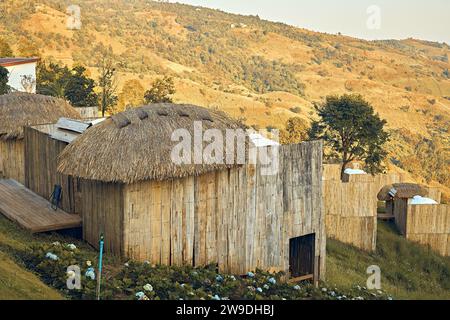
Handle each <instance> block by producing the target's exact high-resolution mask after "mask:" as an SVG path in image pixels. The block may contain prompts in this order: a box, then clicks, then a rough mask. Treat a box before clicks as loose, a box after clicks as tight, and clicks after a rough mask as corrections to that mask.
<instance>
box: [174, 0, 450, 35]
mask: <svg viewBox="0 0 450 320" xmlns="http://www.w3.org/2000/svg"><path fill="white" fill-rule="evenodd" d="M171 2H181V3H186V4H192V5H199V6H204V7H210V8H215V9H221V10H223V11H227V12H232V13H240V14H245V15H249V14H252V15H256V14H258V15H259V16H260V17H261V18H263V19H267V20H271V21H278V22H285V23H288V24H291V25H294V26H298V27H303V28H307V29H310V30H314V31H321V32H328V33H337V32H341V33H342V34H346V35H350V36H355V37H358V38H364V39H404V38H409V37H414V38H418V39H424V40H433V41H439V42H446V43H448V44H450V0H276V1H275V0H177V1H171ZM373 5H375V6H377V7H378V8H379V9H380V11H379V12H380V15H379V16H380V19H379V21H380V24H379V29H374V28H368V27H367V21H368V19H369V16H370V14H368V13H367V10H368V8H369V7H371V6H373ZM372 14H375V15H373V17H375V16H376V11H372ZM370 21H371V22H375V24H371V25H372V26H374V25H375V26H376V25H377V24H376V22H377V20H370Z"/></svg>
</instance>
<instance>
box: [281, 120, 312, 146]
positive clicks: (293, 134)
mask: <svg viewBox="0 0 450 320" xmlns="http://www.w3.org/2000/svg"><path fill="white" fill-rule="evenodd" d="M308 129H309V127H308V124H307V123H306V121H304V120H303V119H301V118H299V117H293V118H290V119H289V120H288V121H287V122H286V128H285V129H283V130H281V132H280V142H281V143H282V144H295V143H300V142H302V141H305V140H307V139H308Z"/></svg>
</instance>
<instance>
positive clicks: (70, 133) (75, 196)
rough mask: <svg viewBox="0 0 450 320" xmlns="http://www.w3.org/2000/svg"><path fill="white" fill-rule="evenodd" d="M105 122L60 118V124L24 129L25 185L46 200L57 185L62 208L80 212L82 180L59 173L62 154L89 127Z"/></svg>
mask: <svg viewBox="0 0 450 320" xmlns="http://www.w3.org/2000/svg"><path fill="white" fill-rule="evenodd" d="M102 120H103V119H95V120H74V119H67V118H60V119H59V120H58V121H57V122H56V123H51V124H40V125H36V126H26V127H24V142H25V186H26V187H27V188H28V189H30V190H32V191H33V192H34V193H36V194H38V195H40V196H41V197H43V198H45V199H49V198H50V197H51V195H52V193H53V190H54V186H55V185H57V186H59V187H60V188H61V193H60V195H61V197H60V202H59V204H58V207H59V208H61V209H62V210H64V211H65V212H67V213H78V211H77V202H78V200H79V193H78V191H77V190H78V189H77V188H78V182H77V181H78V180H77V179H74V178H73V177H71V176H67V175H63V174H60V173H58V171H57V159H58V155H59V154H60V153H61V152H62V151H63V150H64V148H65V147H66V146H67V145H68V144H69V143H71V142H72V141H74V140H75V139H76V138H77V137H78V136H80V135H81V134H82V133H83V132H84V131H86V130H87V129H88V128H89V127H91V126H93V125H95V124H96V123H98V122H101V121H102Z"/></svg>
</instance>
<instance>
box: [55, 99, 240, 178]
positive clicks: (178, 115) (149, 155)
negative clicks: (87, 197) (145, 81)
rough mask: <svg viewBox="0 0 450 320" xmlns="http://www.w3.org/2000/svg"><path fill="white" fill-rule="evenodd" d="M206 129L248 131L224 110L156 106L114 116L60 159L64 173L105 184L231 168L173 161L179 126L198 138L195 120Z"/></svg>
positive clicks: (183, 106) (171, 105)
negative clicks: (195, 132) (175, 139)
mask: <svg viewBox="0 0 450 320" xmlns="http://www.w3.org/2000/svg"><path fill="white" fill-rule="evenodd" d="M195 121H200V122H201V124H202V129H203V131H205V130H207V129H218V130H221V131H222V133H223V136H224V137H226V134H225V130H226V129H239V128H241V129H245V127H244V126H243V125H242V124H241V123H240V122H238V121H236V120H233V119H231V118H230V117H228V116H227V115H226V114H225V113H223V112H220V111H213V110H209V109H206V108H202V107H197V106H193V105H175V104H153V105H147V106H143V107H140V108H135V109H129V110H127V111H124V112H122V113H119V114H117V115H115V116H112V117H110V118H108V119H106V120H105V121H103V122H102V123H100V124H97V125H95V126H93V127H92V128H89V129H88V130H86V132H85V133H84V134H83V135H82V136H80V137H79V138H78V139H76V140H75V141H74V142H73V143H72V144H70V145H69V146H68V147H67V148H66V149H64V151H63V152H62V153H61V155H60V157H59V165H58V170H59V171H60V172H61V173H64V174H66V175H71V176H75V177H79V178H84V179H89V180H97V181H103V182H122V183H128V184H130V183H133V182H137V181H142V180H165V179H171V178H183V177H186V176H195V175H200V174H203V173H206V172H210V171H215V170H220V169H225V168H229V167H230V166H228V165H226V164H183V165H177V164H175V163H173V162H172V161H171V152H172V149H173V146H174V145H175V144H176V142H173V141H172V140H171V137H172V133H173V132H174V131H175V130H177V129H185V130H187V131H188V132H189V133H190V135H191V137H192V138H193V137H194V122H195Z"/></svg>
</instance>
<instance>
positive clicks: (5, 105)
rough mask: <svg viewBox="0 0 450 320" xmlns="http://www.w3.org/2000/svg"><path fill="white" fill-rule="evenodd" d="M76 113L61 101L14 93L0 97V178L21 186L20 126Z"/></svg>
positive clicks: (23, 155) (36, 123) (73, 115)
mask: <svg viewBox="0 0 450 320" xmlns="http://www.w3.org/2000/svg"><path fill="white" fill-rule="evenodd" d="M61 117H68V118H75V119H79V118H80V114H79V113H78V112H77V111H76V110H75V109H74V108H72V107H71V106H70V105H69V103H67V102H66V101H64V100H62V99H58V98H54V97H48V96H43V95H39V94H32V93H24V92H15V93H11V94H5V95H0V178H3V177H5V178H11V179H14V180H17V181H18V182H20V183H22V184H24V183H25V176H24V173H25V159H24V157H25V152H24V144H25V142H24V127H25V126H30V125H38V124H44V123H52V122H56V121H57V120H58V119H59V118H61Z"/></svg>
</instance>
